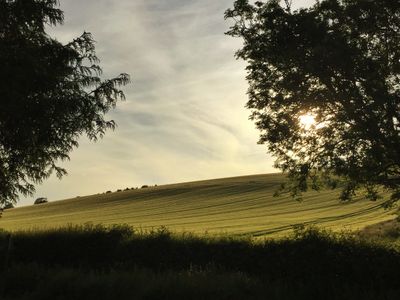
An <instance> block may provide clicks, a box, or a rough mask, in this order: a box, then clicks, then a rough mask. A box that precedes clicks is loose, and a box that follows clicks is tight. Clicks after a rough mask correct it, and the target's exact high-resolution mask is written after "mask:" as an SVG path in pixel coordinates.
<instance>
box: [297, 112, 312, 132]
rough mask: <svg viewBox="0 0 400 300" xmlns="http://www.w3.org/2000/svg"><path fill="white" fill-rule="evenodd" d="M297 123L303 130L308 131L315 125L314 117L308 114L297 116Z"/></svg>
mask: <svg viewBox="0 0 400 300" xmlns="http://www.w3.org/2000/svg"><path fill="white" fill-rule="evenodd" d="M299 122H300V124H301V125H302V126H303V127H304V128H305V129H310V128H311V126H312V125H315V116H313V115H312V114H310V113H307V114H304V115H301V116H299Z"/></svg>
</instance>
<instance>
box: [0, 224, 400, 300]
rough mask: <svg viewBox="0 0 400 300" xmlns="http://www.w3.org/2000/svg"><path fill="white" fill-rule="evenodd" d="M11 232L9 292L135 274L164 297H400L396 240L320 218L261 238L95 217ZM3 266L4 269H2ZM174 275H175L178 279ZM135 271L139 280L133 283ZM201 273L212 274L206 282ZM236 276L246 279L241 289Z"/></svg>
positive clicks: (68, 288) (73, 286)
mask: <svg viewBox="0 0 400 300" xmlns="http://www.w3.org/2000/svg"><path fill="white" fill-rule="evenodd" d="M7 235H8V233H7V232H0V249H4V248H5V247H2V246H3V245H1V242H2V241H5V240H6V239H5V238H3V239H2V237H5V236H7ZM11 237H12V247H11V253H10V258H11V261H10V266H9V270H8V272H7V273H6V274H5V275H6V276H7V279H6V281H0V287H1V284H4V282H6V285H5V289H4V290H5V291H6V295H8V296H9V297H10V298H11V299H13V298H12V295H13V293H15V294H16V295H22V294H27V293H36V292H40V293H43V294H44V295H47V296H46V297H44V296H43V297H39V296H38V298H39V299H50V298H51V294H53V295H56V294H57V293H60V292H61V291H64V292H65V293H74V292H75V293H78V294H81V293H82V294H85V293H87V292H88V289H89V291H92V292H95V291H96V290H97V288H100V289H102V287H103V288H104V290H103V293H105V294H106V293H109V290H113V291H114V292H115V291H116V290H117V291H120V292H128V290H136V289H132V288H130V289H129V288H128V287H130V286H132V284H134V282H136V280H138V281H139V282H143V284H138V285H137V286H138V289H139V290H140V289H141V287H149V288H150V289H151V288H153V289H156V290H157V293H156V294H154V298H151V299H159V298H157V296H158V297H160V298H162V297H161V296H160V293H163V292H164V293H167V295H171V296H170V297H171V298H174V299H176V298H179V296H178V295H179V293H187V292H189V291H193V290H195V291H196V295H202V297H199V299H204V298H205V293H208V292H211V291H212V293H218V292H217V291H219V292H222V293H223V294H222V295H221V296H218V297H217V296H216V297H214V298H218V299H222V298H223V297H222V296H223V295H226V296H224V297H225V298H226V299H246V298H251V299H265V298H268V299H321V298H324V299H343V298H346V299H347V298H348V299H397V298H398V296H399V294H400V290H399V287H398V276H399V272H400V271H399V270H400V253H399V252H397V251H395V250H393V249H391V247H390V245H382V244H374V243H369V242H365V241H363V240H360V239H357V238H356V237H354V236H349V235H346V234H341V235H337V234H333V233H331V232H328V231H321V230H318V229H316V228H309V227H303V228H300V226H298V227H297V228H296V230H295V232H294V234H293V235H292V236H291V237H287V238H284V239H281V240H265V241H261V242H254V241H251V240H249V239H238V238H234V237H231V236H224V237H219V238H210V237H197V236H195V235H193V234H190V233H185V234H180V235H175V234H173V233H171V232H169V231H168V230H167V229H166V228H165V227H161V228H159V229H155V230H152V231H150V232H141V231H135V230H133V229H132V228H130V227H129V226H125V225H119V226H112V227H105V226H101V225H90V224H87V225H84V226H70V227H66V228H60V229H57V230H49V231H31V232H14V233H11ZM43 245H46V246H45V247H44V246H43ZM1 259H2V257H1V256H0V261H1ZM143 270H145V271H143ZM65 272H67V274H65ZM124 274H125V275H126V277H125V275H124ZM138 274H140V276H138ZM156 274H157V275H156ZM0 276H1V278H5V277H4V276H3V274H1V273H0ZM158 276H160V277H158ZM171 276H172V278H175V279H174V280H172V281H171ZM177 276H178V277H179V279H177ZM182 276H183V277H182ZM186 276H187V279H185V278H186ZM83 277H84V278H87V280H88V281H86V280H84V281H83V282H85V283H87V285H86V284H85V285H84V286H81V285H80V284H79V282H81V280H74V278H83ZM129 277H133V278H136V280H134V281H133V282H132V283H131V284H128V283H127V282H126V280H127V278H129ZM202 277H204V278H214V279H216V281H215V280H206V281H205V282H204V281H202V280H201V278H202ZM17 278H18V280H16V279H17ZM124 278H125V279H124ZM143 278H146V280H144V279H143ZM158 278H159V279H158ZM218 278H219V279H220V280H217V279H218ZM119 280H122V282H120V284H121V290H120V289H118V288H116V289H115V288H114V287H115V286H118V284H117V283H118V282H119ZM162 280H165V281H166V282H168V284H167V283H166V282H164V285H162V286H163V287H164V288H162V289H161V287H160V284H161V283H160V282H162ZM199 280H200V281H199ZM231 280H233V281H234V282H236V283H237V284H240V286H241V288H240V289H238V290H236V288H237V287H233V286H232V285H231V284H230V282H231ZM128 282H129V281H128ZM145 282H148V284H145ZM212 282H219V283H220V285H219V286H218V285H217V286H215V285H213V283H212ZM129 283H130V282H129ZM171 285H172V286H171ZM106 286H108V287H109V288H106ZM168 286H169V287H170V288H168ZM196 286H197V288H196ZM173 287H174V288H173ZM189 287H190V288H189ZM218 287H219V288H218ZM251 287H253V288H254V289H255V291H253V292H254V293H255V294H252V292H251V290H252V289H251ZM261 287H266V289H264V288H261ZM159 288H160V289H159ZM232 288H234V289H235V291H236V292H237V293H239V295H242V294H241V293H249V296H248V297H246V296H244V295H242V296H241V297H239V296H238V298H235V295H237V294H236V293H233V294H231V293H229V290H230V289H232ZM92 289H93V290H92ZM248 289H250V290H248ZM0 290H1V289H0ZM76 290H78V291H79V292H76ZM174 291H175V292H174ZM360 291H363V293H365V295H364V294H363V295H361V294H360ZM146 293H148V291H147V292H146ZM174 293H178V294H174ZM263 293H267V295H268V296H269V297H266V295H265V294H263ZM57 295H58V294H57ZM173 295H175V297H174V296H173ZM207 295H208V294H207ZM211 295H212V294H211ZM214 295H215V294H214ZM217 295H219V294H217ZM251 295H255V296H257V297H254V298H253V297H251ZM344 295H346V296H347V297H345V296H344ZM352 295H353V296H357V297H356V298H354V297H351V296H352ZM0 296H1V295H0ZM209 296H210V295H209ZM294 296H297V297H294ZM364 296H365V297H364ZM99 297H100V296H99ZM143 297H144V296H143ZM182 297H183V296H182ZM196 297H197V296H196ZM391 297H392V298H391ZM396 297H397V298H396ZM69 298H74V296H73V295H71V296H70V297H69ZM127 298H129V297H127ZM165 298H166V297H164V299H165ZM183 298H190V299H193V297H191V296H187V297H183ZM30 299H35V298H33V297H32V298H30ZM74 299H75V298H74ZM79 299H81V298H79ZM99 299H103V298H99ZM139 299H140V298H139ZM196 299H197V298H196Z"/></svg>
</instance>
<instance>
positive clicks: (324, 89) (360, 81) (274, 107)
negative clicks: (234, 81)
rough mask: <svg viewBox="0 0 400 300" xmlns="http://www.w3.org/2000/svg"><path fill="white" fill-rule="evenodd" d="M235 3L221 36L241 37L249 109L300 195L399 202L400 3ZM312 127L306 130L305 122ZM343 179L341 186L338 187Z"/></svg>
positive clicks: (357, 0)
mask: <svg viewBox="0 0 400 300" xmlns="http://www.w3.org/2000/svg"><path fill="white" fill-rule="evenodd" d="M290 2H291V1H285V3H284V5H281V3H280V1H278V0H270V1H267V2H265V3H263V2H255V3H254V4H249V2H248V1H247V0H237V1H235V3H234V7H233V9H229V10H227V11H226V13H225V17H226V18H227V19H230V20H233V22H234V23H233V25H232V26H231V28H230V30H229V31H228V32H227V34H228V35H230V36H233V37H240V38H242V39H243V41H244V44H243V47H242V48H241V49H240V50H239V51H238V52H237V53H236V57H237V58H241V59H244V60H245V61H247V63H248V65H247V68H246V69H247V72H248V73H247V77H246V78H247V80H248V82H249V89H248V96H249V101H248V102H247V107H248V108H249V109H250V110H251V111H252V113H251V116H250V118H251V119H252V120H254V121H255V124H256V126H257V128H258V129H259V130H260V131H261V136H260V141H259V142H260V143H263V144H266V145H267V146H268V149H269V151H270V152H271V153H272V154H273V155H274V156H275V157H276V158H277V160H276V166H277V167H278V168H280V169H281V170H283V171H284V172H287V174H288V176H289V178H290V179H291V181H290V183H289V185H288V186H286V190H287V189H289V190H290V191H291V192H292V195H293V196H296V197H297V196H301V192H302V191H305V190H307V189H308V188H313V189H319V187H321V186H322V185H324V184H327V185H329V186H332V187H335V186H336V185H337V184H338V182H339V183H340V184H341V186H342V188H343V189H342V193H341V199H342V200H348V199H351V197H352V196H353V195H354V193H355V192H356V190H357V189H359V188H366V195H367V196H368V197H369V198H370V199H372V200H376V199H377V198H378V195H379V193H378V191H379V190H380V188H381V187H383V188H385V189H388V190H389V191H391V194H392V200H393V201H395V200H396V199H399V198H400V123H399V122H400V74H399V71H400V48H399V44H400V2H399V1H391V0H321V1H317V2H316V3H315V5H313V6H312V7H310V8H303V9H298V10H295V11H293V10H292V9H291V7H290ZM304 118H308V119H309V120H310V119H311V120H313V122H309V124H304V122H302V119H304ZM338 179H340V181H338Z"/></svg>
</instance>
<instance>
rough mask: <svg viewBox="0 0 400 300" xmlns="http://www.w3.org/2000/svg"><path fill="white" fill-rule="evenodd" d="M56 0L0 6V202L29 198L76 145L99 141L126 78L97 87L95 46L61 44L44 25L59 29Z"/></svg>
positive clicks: (11, 0)
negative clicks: (83, 138)
mask: <svg viewBox="0 0 400 300" xmlns="http://www.w3.org/2000/svg"><path fill="white" fill-rule="evenodd" d="M57 7H58V1H56V0H0V203H1V202H4V203H5V202H10V201H11V202H15V201H16V199H17V195H18V193H22V194H25V195H27V194H32V192H33V191H34V184H36V183H40V182H42V181H43V180H44V179H45V178H47V177H48V176H49V175H50V174H51V173H52V172H53V171H55V172H56V174H57V176H58V177H61V176H62V175H64V174H66V170H64V169H63V168H61V167H59V166H57V162H58V161H60V160H61V161H62V160H66V159H69V157H68V154H69V153H70V151H71V150H72V149H73V148H74V147H77V146H78V138H79V137H80V136H81V135H83V134H86V135H87V136H88V138H89V139H91V140H96V139H97V138H99V137H102V136H103V134H104V133H105V131H106V130H107V129H109V128H111V129H112V128H114V126H115V123H114V122H113V121H112V120H106V119H105V118H104V115H105V114H106V113H107V112H108V111H109V110H110V109H111V108H113V107H114V106H115V104H116V102H117V100H118V99H123V98H124V94H123V92H122V91H121V90H120V89H119V88H118V87H119V86H121V85H125V84H127V83H128V82H129V76H128V75H127V74H121V75H119V76H118V77H116V78H113V79H107V80H102V79H101V78H100V76H101V68H100V66H99V65H98V63H99V60H98V59H97V57H96V53H95V47H94V40H93V38H92V36H91V34H90V33H87V32H85V33H83V34H82V35H81V36H80V37H78V38H76V39H74V40H73V41H72V42H70V43H68V44H66V45H63V44H61V43H60V42H58V41H57V40H56V39H54V38H51V37H50V36H49V35H48V34H47V33H46V31H45V29H46V26H55V25H57V24H61V23H62V22H63V12H62V11H61V10H60V9H58V8H57Z"/></svg>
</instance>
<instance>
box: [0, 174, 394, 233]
mask: <svg viewBox="0 0 400 300" xmlns="http://www.w3.org/2000/svg"><path fill="white" fill-rule="evenodd" d="M284 180H285V179H284V177H283V176H282V175H279V174H267V175H253V176H243V177H234V178H224V179H215V180H206V181H198V182H189V183H181V184H172V185H163V186H157V187H149V188H145V189H138V190H128V191H121V192H114V193H107V194H106V193H103V194H97V195H91V196H85V197H77V198H72V199H66V200H62V201H53V202H50V203H47V204H41V205H32V206H27V207H21V208H15V209H10V210H6V211H5V212H4V214H3V217H2V218H0V228H3V229H6V230H9V231H15V230H27V229H32V230H38V229H46V228H57V227H63V226H65V225H67V224H84V223H87V222H91V223H93V224H104V225H111V224H128V225H130V226H133V227H134V228H141V229H143V230H150V229H152V228H158V227H160V226H166V227H167V228H168V229H170V230H172V231H175V232H184V231H186V232H193V233H196V234H200V235H201V234H205V233H207V234H209V235H214V234H229V235H236V236H240V235H250V236H254V237H265V236H268V237H276V236H283V235H285V234H287V233H288V232H289V231H290V230H291V228H292V227H293V225H295V224H309V225H317V226H321V227H324V228H329V229H332V230H336V231H337V230H343V229H348V230H357V229H362V228H364V227H365V226H368V225H371V224H375V223H378V222H382V221H387V220H390V219H393V218H394V216H393V215H392V212H391V211H387V210H384V209H383V208H382V207H381V204H382V201H377V202H371V201H367V200H364V199H362V197H361V196H359V197H356V199H355V201H353V202H351V203H340V202H339V200H338V193H339V191H332V190H325V191H321V192H315V191H311V192H308V193H306V194H305V195H304V201H303V202H301V203H299V202H296V201H294V200H293V199H292V198H291V197H289V196H281V197H273V194H274V192H275V191H276V189H277V188H278V186H279V184H280V183H281V182H283V181H284Z"/></svg>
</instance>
